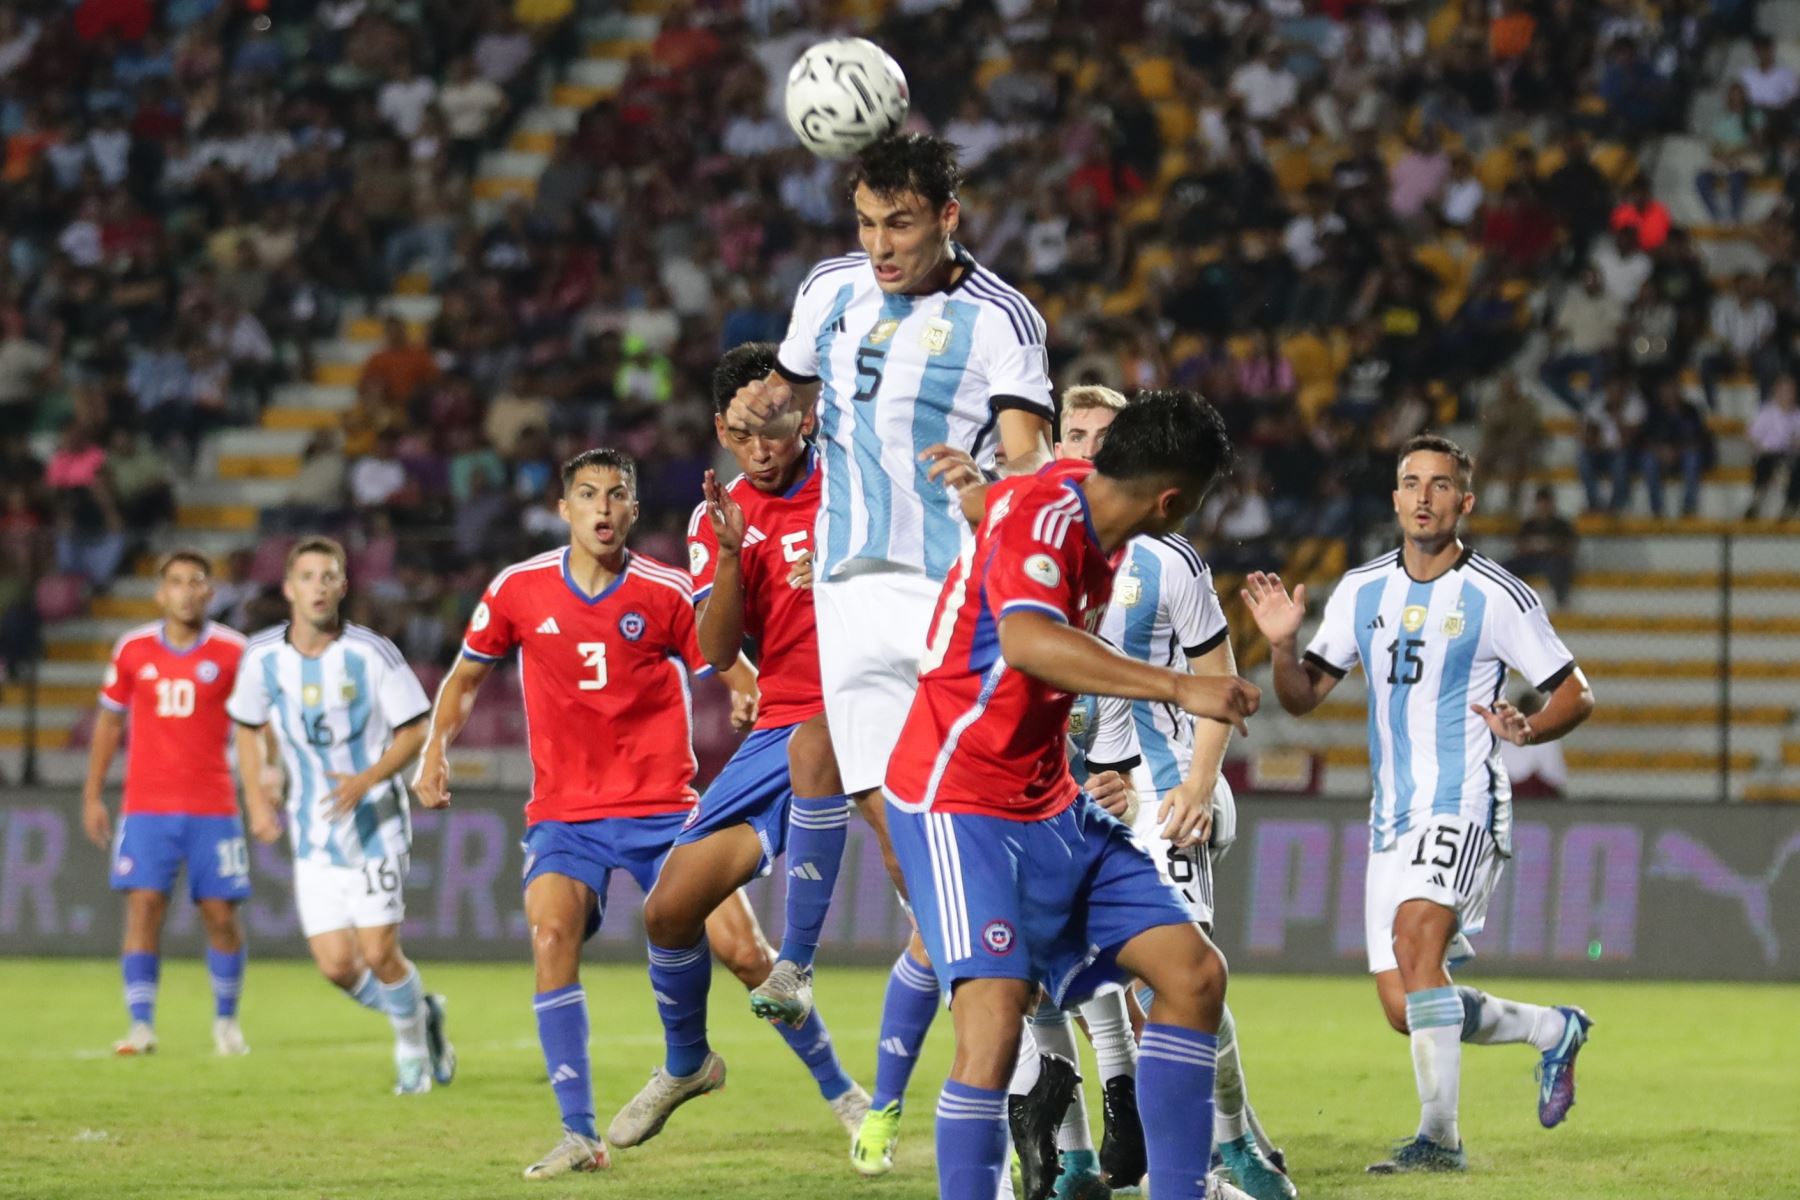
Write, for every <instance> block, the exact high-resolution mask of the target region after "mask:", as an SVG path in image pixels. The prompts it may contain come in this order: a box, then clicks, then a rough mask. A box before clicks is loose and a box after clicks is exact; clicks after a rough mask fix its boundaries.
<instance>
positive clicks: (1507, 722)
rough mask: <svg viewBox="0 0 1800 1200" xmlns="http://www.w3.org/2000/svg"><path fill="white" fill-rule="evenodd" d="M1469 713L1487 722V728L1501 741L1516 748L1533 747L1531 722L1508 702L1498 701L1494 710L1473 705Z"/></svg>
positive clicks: (1484, 706) (1483, 705) (1482, 705)
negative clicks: (1509, 743)
mask: <svg viewBox="0 0 1800 1200" xmlns="http://www.w3.org/2000/svg"><path fill="white" fill-rule="evenodd" d="M1469 711H1470V712H1472V713H1474V714H1475V715H1476V716H1478V717H1480V718H1481V719H1482V720H1484V721H1486V722H1487V727H1488V728H1489V729H1491V730H1493V731H1494V736H1495V737H1497V738H1499V739H1500V740H1502V741H1506V742H1511V743H1512V744H1513V745H1515V746H1529V745H1531V721H1530V720H1529V719H1528V718H1527V717H1526V716H1525V714H1524V713H1522V712H1520V711H1519V710H1518V709H1516V708H1514V707H1513V706H1512V705H1511V704H1508V703H1507V702H1506V701H1504V700H1496V701H1495V702H1494V707H1492V708H1489V707H1487V706H1486V705H1485V704H1471V705H1469Z"/></svg>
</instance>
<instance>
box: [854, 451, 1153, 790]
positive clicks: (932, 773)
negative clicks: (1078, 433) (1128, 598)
mask: <svg viewBox="0 0 1800 1200" xmlns="http://www.w3.org/2000/svg"><path fill="white" fill-rule="evenodd" d="M1092 471H1093V466H1092V464H1090V463H1086V462H1061V463H1056V464H1053V465H1052V466H1050V467H1048V468H1046V469H1045V470H1044V471H1043V472H1042V473H1041V474H1038V475H1033V476H1027V477H1022V478H1016V479H1008V480H1005V481H1003V482H1001V483H997V484H995V485H994V487H993V489H992V490H991V491H990V492H989V493H988V502H987V515H986V516H985V517H983V518H982V522H981V527H980V528H979V529H977V530H976V531H975V541H974V544H973V545H971V546H970V547H969V548H968V549H967V550H965V551H964V552H963V556H962V557H961V558H960V559H958V560H957V563H956V565H955V566H954V567H952V568H951V570H950V575H949V577H948V578H946V579H945V580H944V590H943V592H942V593H941V594H940V595H939V596H938V603H937V610H936V611H935V612H934V613H933V614H932V617H931V637H930V640H929V642H928V643H927V644H926V647H925V654H924V656H923V657H922V658H921V660H920V663H919V691H918V694H917V695H916V696H914V697H913V703H912V709H911V710H910V711H909V712H908V713H907V715H906V724H905V725H904V726H903V727H902V728H901V730H900V741H899V744H898V745H897V746H896V747H895V749H894V754H893V757H892V758H890V759H889V760H888V773H887V789H888V791H889V792H891V793H892V794H893V796H894V797H895V799H897V800H898V801H899V802H900V803H901V804H902V805H904V806H905V807H908V808H918V809H931V810H933V811H935V812H950V813H972V814H975V815H977V816H988V817H1005V818H1007V819H1009V820H1014V821H1039V820H1043V819H1045V818H1047V817H1052V816H1055V815H1056V814H1057V813H1059V812H1061V811H1062V810H1063V809H1065V808H1067V807H1068V806H1069V805H1070V804H1071V803H1072V802H1073V801H1074V800H1075V797H1076V795H1077V794H1078V791H1079V789H1078V788H1077V787H1076V785H1075V780H1074V777H1073V776H1071V775H1070V774H1069V761H1068V751H1067V745H1068V738H1067V736H1066V733H1067V727H1068V723H1069V709H1070V707H1071V706H1072V705H1073V703H1074V701H1075V697H1074V696H1073V695H1071V694H1070V693H1068V692H1063V691H1058V690H1057V689H1056V688H1053V687H1051V686H1050V685H1049V684H1047V683H1044V682H1042V681H1040V680H1037V679H1033V678H1032V677H1031V676H1029V675H1026V674H1024V673H1022V672H1019V671H1015V670H1012V669H1010V668H1009V667H1008V666H1007V665H1006V660H1005V659H1004V658H1002V657H1001V654H1000V620H1001V619H1002V618H1003V617H1005V616H1006V615H1007V614H1008V613H1014V612H1025V611H1028V612H1039V613H1043V614H1044V615H1046V616H1048V617H1052V618H1054V619H1056V620H1058V621H1062V622H1065V623H1067V624H1071V625H1077V626H1080V627H1082V628H1084V629H1087V630H1088V631H1090V632H1092V631H1093V630H1094V628H1095V627H1096V626H1098V625H1099V623H1100V618H1101V617H1102V616H1103V615H1105V612H1106V602H1107V600H1108V599H1110V598H1111V596H1112V581H1113V572H1114V570H1115V569H1116V568H1117V566H1118V563H1119V559H1120V557H1121V556H1122V554H1123V552H1124V547H1120V549H1119V551H1118V552H1116V553H1114V554H1110V555H1109V554H1106V553H1105V552H1103V551H1102V550H1101V549H1100V542H1099V539H1098V538H1097V537H1096V536H1095V534H1094V525H1093V520H1092V518H1091V516H1090V515H1089V513H1088V504H1087V497H1086V496H1085V495H1084V494H1083V493H1082V491H1081V488H1080V487H1079V486H1078V485H1079V481H1080V480H1081V479H1083V478H1085V477H1086V476H1087V475H1088V474H1089V473H1090V472H1092Z"/></svg>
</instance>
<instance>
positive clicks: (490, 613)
mask: <svg viewBox="0 0 1800 1200" xmlns="http://www.w3.org/2000/svg"><path fill="white" fill-rule="evenodd" d="M506 608H507V606H506V603H505V601H503V600H502V599H501V598H500V587H499V581H498V580H496V581H495V582H494V583H492V584H490V585H488V590H487V591H486V592H485V593H484V594H483V595H482V597H481V602H480V603H479V604H477V605H476V606H475V611H474V612H472V613H470V614H469V629H468V632H467V633H465V634H464V635H463V644H462V654H463V657H464V658H470V659H474V660H475V661H476V662H484V663H492V662H499V661H500V660H501V659H503V658H505V657H506V656H507V655H509V654H511V653H512V652H513V649H514V648H515V647H516V646H518V644H519V632H518V630H517V628H515V627H514V625H513V623H512V619H511V617H510V616H509V615H508V613H507V611H506Z"/></svg>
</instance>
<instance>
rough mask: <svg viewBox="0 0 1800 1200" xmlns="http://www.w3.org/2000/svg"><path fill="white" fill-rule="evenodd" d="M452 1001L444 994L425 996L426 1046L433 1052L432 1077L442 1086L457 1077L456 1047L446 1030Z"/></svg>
mask: <svg viewBox="0 0 1800 1200" xmlns="http://www.w3.org/2000/svg"><path fill="white" fill-rule="evenodd" d="M449 1009H450V1002H449V1001H448V1000H446V999H444V998H443V997H442V996H437V995H431V994H427V995H426V997H425V1046H426V1049H427V1050H428V1051H429V1052H430V1054H431V1077H432V1079H434V1080H436V1081H437V1083H438V1084H439V1085H440V1086H441V1085H443V1084H447V1083H449V1082H450V1081H451V1080H452V1079H455V1078H456V1047H455V1046H452V1045H451V1044H450V1037H449V1035H448V1034H447V1033H445V1031H444V1017H445V1014H446V1013H447V1012H448V1011H449Z"/></svg>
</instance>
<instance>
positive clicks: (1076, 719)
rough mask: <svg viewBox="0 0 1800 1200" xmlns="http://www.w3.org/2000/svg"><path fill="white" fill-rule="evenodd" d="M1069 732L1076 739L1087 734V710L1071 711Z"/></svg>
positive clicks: (1077, 709)
mask: <svg viewBox="0 0 1800 1200" xmlns="http://www.w3.org/2000/svg"><path fill="white" fill-rule="evenodd" d="M1069 732H1070V733H1071V734H1073V735H1075V736H1076V737H1080V736H1081V735H1082V734H1084V733H1086V732H1087V709H1085V708H1072V709H1070V710H1069Z"/></svg>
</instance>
